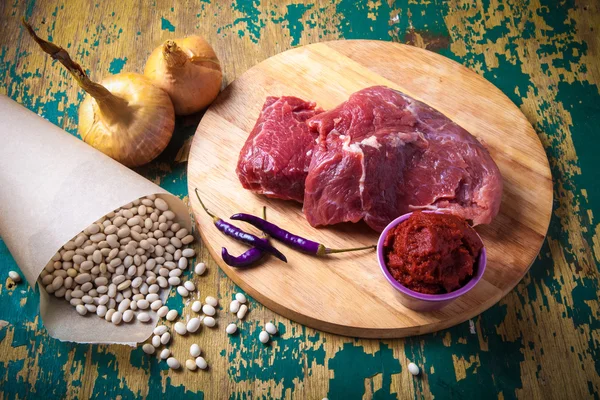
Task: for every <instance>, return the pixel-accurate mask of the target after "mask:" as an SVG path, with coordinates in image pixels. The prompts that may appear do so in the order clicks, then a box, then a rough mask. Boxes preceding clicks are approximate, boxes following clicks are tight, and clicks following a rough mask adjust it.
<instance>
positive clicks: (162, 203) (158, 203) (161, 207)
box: [154, 198, 169, 211]
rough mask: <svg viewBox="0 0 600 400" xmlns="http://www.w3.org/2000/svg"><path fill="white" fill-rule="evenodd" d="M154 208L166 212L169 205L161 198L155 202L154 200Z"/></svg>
mask: <svg viewBox="0 0 600 400" xmlns="http://www.w3.org/2000/svg"><path fill="white" fill-rule="evenodd" d="M154 206H155V207H156V208H157V209H159V210H160V211H167V210H168V209H169V205H168V204H167V202H166V201H164V200H163V199H161V198H157V199H156V200H154Z"/></svg>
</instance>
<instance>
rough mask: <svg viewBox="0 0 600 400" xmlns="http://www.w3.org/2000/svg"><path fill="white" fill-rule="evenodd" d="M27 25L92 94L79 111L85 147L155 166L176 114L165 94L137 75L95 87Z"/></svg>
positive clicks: (111, 79)
mask: <svg viewBox="0 0 600 400" xmlns="http://www.w3.org/2000/svg"><path fill="white" fill-rule="evenodd" d="M23 24H24V25H25V27H26V28H27V30H28V32H29V33H30V35H31V36H32V37H33V38H34V39H35V41H36V42H37V43H38V44H39V45H40V47H41V48H42V50H44V52H46V53H48V54H50V55H51V56H52V58H53V59H55V60H58V61H59V62H60V63H61V64H63V65H64V66H65V67H66V68H67V70H68V71H69V72H70V73H71V75H73V77H75V79H76V81H77V83H78V84H79V86H81V88H83V90H85V91H86V92H87V93H88V95H87V96H86V98H85V99H84V100H83V102H82V103H81V106H80V107H79V127H78V131H79V134H80V136H81V138H82V139H83V141H84V142H86V143H88V144H89V145H91V146H93V147H95V148H96V149H98V150H100V151H101V152H103V153H104V154H106V155H108V156H110V157H112V158H113V159H115V160H117V161H118V162H120V163H122V164H124V165H126V166H128V167H137V166H140V165H143V164H146V163H148V162H150V161H152V160H153V159H154V158H156V157H157V156H158V155H159V154H160V153H161V152H162V151H163V150H164V149H165V147H167V144H168V143H169V140H170V139H171V136H172V135H173V128H174V127H175V113H174V110H173V104H172V103H171V100H170V98H169V95H168V94H167V93H166V92H165V91H164V90H162V89H160V88H158V87H156V86H155V85H153V84H152V81H151V80H150V79H148V78H146V77H145V76H143V75H140V74H134V73H121V74H117V75H112V76H110V77H108V78H106V79H104V80H103V81H102V82H101V83H100V84H98V83H95V82H92V81H91V80H90V79H89V77H88V76H87V75H86V73H85V71H84V70H83V69H82V68H81V66H80V65H79V64H77V63H76V62H75V61H73V60H72V59H71V57H70V56H69V54H68V53H67V52H66V51H65V50H64V49H63V48H61V47H59V46H56V45H55V44H53V43H50V42H47V41H45V40H43V39H41V38H40V37H38V36H37V35H36V34H35V32H34V31H33V28H31V26H30V25H29V24H27V22H25V20H23Z"/></svg>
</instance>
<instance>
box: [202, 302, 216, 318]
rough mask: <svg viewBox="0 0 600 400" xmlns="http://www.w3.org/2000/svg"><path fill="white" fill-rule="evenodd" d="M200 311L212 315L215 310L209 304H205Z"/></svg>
mask: <svg viewBox="0 0 600 400" xmlns="http://www.w3.org/2000/svg"><path fill="white" fill-rule="evenodd" d="M202 312H203V313H204V314H206V315H208V316H211V317H212V316H213V315H215V313H216V312H217V311H216V310H215V308H214V307H213V306H211V305H210V304H205V305H203V306H202Z"/></svg>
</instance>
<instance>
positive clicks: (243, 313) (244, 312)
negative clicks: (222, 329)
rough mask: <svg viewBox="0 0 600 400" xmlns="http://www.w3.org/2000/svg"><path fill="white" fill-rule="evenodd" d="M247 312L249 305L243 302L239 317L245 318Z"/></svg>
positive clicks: (238, 313)
mask: <svg viewBox="0 0 600 400" xmlns="http://www.w3.org/2000/svg"><path fill="white" fill-rule="evenodd" d="M247 312H248V306H247V305H245V304H242V305H241V306H240V310H239V311H238V312H237V317H238V319H244V317H245V316H246V313H247Z"/></svg>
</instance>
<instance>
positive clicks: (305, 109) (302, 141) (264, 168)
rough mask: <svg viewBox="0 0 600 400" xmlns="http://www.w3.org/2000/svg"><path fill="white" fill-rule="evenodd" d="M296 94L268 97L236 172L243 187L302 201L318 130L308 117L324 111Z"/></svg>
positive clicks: (271, 195) (268, 194) (285, 198)
mask: <svg viewBox="0 0 600 400" xmlns="http://www.w3.org/2000/svg"><path fill="white" fill-rule="evenodd" d="M315 106H316V104H315V103H312V102H307V101H304V100H301V99H299V98H297V97H289V96H283V97H267V101H266V102H265V104H264V106H263V109H262V111H261V113H260V116H259V117H258V120H257V121H256V125H254V128H253V129H252V132H251V133H250V136H248V139H247V140H246V144H245V145H244V147H243V148H242V151H241V152H240V157H239V159H238V164H237V169H236V172H237V174H238V178H239V180H240V182H241V183H242V186H244V188H246V189H249V190H251V191H253V192H256V193H260V194H264V195H266V196H269V197H276V198H280V199H284V200H296V201H299V202H302V200H303V198H304V181H305V180H306V174H307V173H308V166H309V164H310V159H311V156H312V151H313V148H314V146H315V140H316V138H317V133H314V132H310V131H309V129H308V126H307V125H306V120H308V119H309V118H311V117H313V116H315V115H317V114H319V113H320V112H322V111H323V110H321V109H320V108H315Z"/></svg>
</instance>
